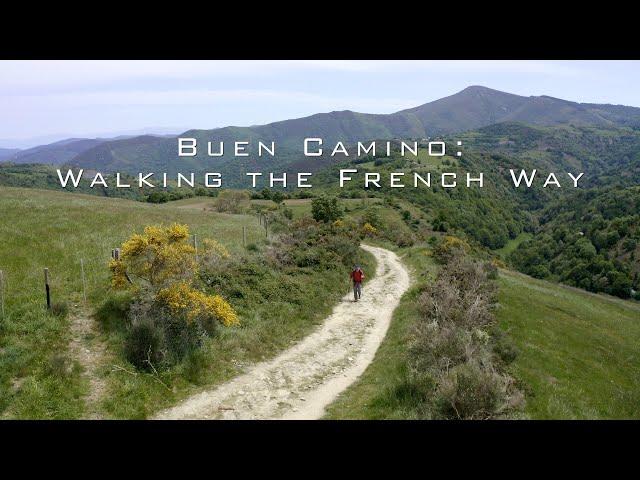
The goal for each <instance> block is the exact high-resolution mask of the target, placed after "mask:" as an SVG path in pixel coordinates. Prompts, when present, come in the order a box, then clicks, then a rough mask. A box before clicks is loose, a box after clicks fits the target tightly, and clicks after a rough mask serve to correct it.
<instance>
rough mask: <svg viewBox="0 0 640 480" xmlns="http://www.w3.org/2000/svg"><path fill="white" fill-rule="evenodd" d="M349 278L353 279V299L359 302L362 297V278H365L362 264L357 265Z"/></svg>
mask: <svg viewBox="0 0 640 480" xmlns="http://www.w3.org/2000/svg"><path fill="white" fill-rule="evenodd" d="M349 278H351V280H352V281H353V299H354V302H357V301H358V300H359V299H360V298H361V297H362V280H364V272H363V271H362V268H360V265H355V266H354V267H353V270H351V274H350V275H349Z"/></svg>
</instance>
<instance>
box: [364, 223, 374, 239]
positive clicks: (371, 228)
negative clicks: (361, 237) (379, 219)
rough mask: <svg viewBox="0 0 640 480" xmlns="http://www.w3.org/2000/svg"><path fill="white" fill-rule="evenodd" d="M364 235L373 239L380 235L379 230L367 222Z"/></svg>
mask: <svg viewBox="0 0 640 480" xmlns="http://www.w3.org/2000/svg"><path fill="white" fill-rule="evenodd" d="M362 233H364V234H365V235H366V236H367V237H372V236H374V235H376V234H377V233H378V229H377V228H376V227H374V226H373V225H371V224H370V223H368V222H367V223H365V224H364V225H363V226H362Z"/></svg>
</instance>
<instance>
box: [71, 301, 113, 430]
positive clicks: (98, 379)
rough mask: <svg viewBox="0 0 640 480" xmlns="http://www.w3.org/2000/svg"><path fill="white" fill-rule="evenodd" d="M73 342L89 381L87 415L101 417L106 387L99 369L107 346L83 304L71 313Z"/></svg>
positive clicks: (74, 352)
mask: <svg viewBox="0 0 640 480" xmlns="http://www.w3.org/2000/svg"><path fill="white" fill-rule="evenodd" d="M71 315H72V316H71V342H70V344H69V350H70V353H71V355H72V356H73V358H75V359H76V360H77V361H78V362H79V363H80V365H82V367H83V369H84V371H83V376H84V377H85V378H86V379H87V380H88V382H89V392H88V393H87V395H86V397H85V398H84V401H85V405H86V413H85V417H86V418H89V419H99V418H100V415H99V413H98V403H99V401H100V400H101V399H102V396H103V394H104V392H105V389H106V384H105V380H104V378H103V377H102V376H101V375H100V374H99V372H98V369H99V368H100V367H101V366H102V364H103V361H104V358H105V355H106V348H105V346H104V345H103V344H102V343H101V342H100V341H99V340H98V338H97V335H96V331H97V328H96V326H95V324H94V323H95V320H94V319H93V318H91V316H90V315H89V314H88V313H87V312H86V311H85V309H84V308H83V307H81V306H76V307H74V309H73V310H72V313H71Z"/></svg>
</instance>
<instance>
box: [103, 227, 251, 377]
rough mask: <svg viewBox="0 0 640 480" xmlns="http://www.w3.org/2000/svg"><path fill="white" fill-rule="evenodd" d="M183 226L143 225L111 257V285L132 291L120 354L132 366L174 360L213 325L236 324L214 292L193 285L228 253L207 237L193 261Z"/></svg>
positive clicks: (214, 330) (195, 344) (232, 312)
mask: <svg viewBox="0 0 640 480" xmlns="http://www.w3.org/2000/svg"><path fill="white" fill-rule="evenodd" d="M188 240H189V229H188V227H187V226H186V225H178V224H173V225H170V226H168V227H164V226H148V227H146V228H145V229H144V232H143V233H142V234H134V235H132V236H131V238H129V239H128V240H127V241H126V242H124V244H123V245H122V252H121V256H120V258H119V259H118V260H112V261H111V262H110V264H109V267H110V269H111V272H112V285H113V286H114V287H116V288H120V289H129V290H131V291H132V292H133V303H132V304H131V306H130V308H129V313H128V319H129V325H128V330H127V337H126V341H125V355H126V357H127V359H128V360H129V361H130V362H131V363H132V364H134V365H136V366H137V367H138V368H143V369H149V368H151V367H153V368H156V366H168V365H171V364H174V363H177V362H179V361H180V360H181V359H182V358H183V357H184V356H185V355H186V354H188V353H189V352H190V351H192V350H193V349H195V348H198V347H199V346H200V345H201V344H202V341H203V339H204V338H206V337H207V336H213V335H215V334H216V333H217V330H218V327H219V325H223V326H226V327H229V326H233V325H237V324H238V323H239V320H238V315H237V314H236V312H235V310H234V309H233V307H232V306H231V305H230V304H229V303H228V302H227V301H226V300H224V299H223V298H222V297H221V296H220V295H209V294H207V293H205V292H203V291H201V290H200V289H199V288H198V285H199V284H200V283H201V281H200V277H199V275H198V271H199V270H200V269H212V268H214V266H215V265H218V264H219V263H220V261H221V260H224V259H228V258H229V257H230V255H229V252H228V251H227V249H226V248H225V247H224V246H222V245H220V244H219V243H218V242H216V241H215V240H213V239H204V241H203V242H202V248H201V250H200V252H199V255H198V259H197V260H196V256H195V253H196V252H195V248H194V247H193V246H192V245H190V244H189V242H188Z"/></svg>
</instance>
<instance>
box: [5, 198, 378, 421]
mask: <svg viewBox="0 0 640 480" xmlns="http://www.w3.org/2000/svg"><path fill="white" fill-rule="evenodd" d="M0 210H1V211H2V212H3V217H2V222H0V238H2V239H3V241H2V242H1V243H0V270H2V271H3V273H4V280H5V289H4V291H3V296H4V309H5V313H4V317H2V314H1V313H0V418H78V417H87V416H91V417H96V418H143V417H146V416H147V415H149V414H150V413H152V412H154V411H156V410H157V409H159V408H161V407H162V406H167V405H170V404H172V403H173V402H176V401H178V400H179V399H181V398H184V397H185V396H186V395H188V394H190V393H193V392H194V391H195V390H197V389H198V388H201V387H202V386H205V385H212V384H215V383H218V382H221V381H223V380H225V379H228V378H229V377H231V376H233V375H235V374H237V373H238V371H239V370H240V369H241V368H242V365H244V364H246V363H250V362H255V361H258V360H261V359H263V358H266V357H269V356H272V355H274V354H275V353H277V352H278V351H280V350H282V349H283V348H286V347H287V346H289V345H290V344H291V342H294V341H296V340H297V339H299V338H301V337H302V336H304V335H305V334H307V333H308V332H309V330H310V329H311V328H313V326H314V325H315V324H317V323H318V322H319V321H321V320H322V319H323V318H324V317H325V316H326V315H327V314H328V313H329V311H330V309H331V308H332V306H333V305H334V303H335V302H337V301H338V299H339V298H341V297H342V296H343V295H344V293H345V291H346V289H347V285H346V284H345V282H344V274H345V268H347V267H345V265H344V263H343V260H342V257H341V256H340V255H341V254H342V255H347V256H348V259H347V260H348V262H352V261H353V258H357V260H358V261H360V262H361V263H362V264H363V265H365V266H366V268H369V269H372V268H373V266H372V263H371V257H370V256H369V255H368V254H366V253H362V252H360V253H358V249H357V243H358V242H357V241H356V242H352V241H351V242H344V241H341V239H340V236H335V237H334V236H331V239H329V238H328V237H327V235H328V233H327V231H325V230H322V228H321V226H318V227H314V224H311V225H308V224H307V227H306V228H307V229H309V230H308V231H309V233H308V235H309V236H310V237H309V238H306V237H305V236H304V235H303V236H301V237H300V236H298V237H297V238H296V239H294V241H293V240H292V241H290V242H288V243H287V244H286V245H283V244H281V243H280V242H279V240H277V238H275V237H272V236H270V237H269V238H266V237H265V230H264V228H263V227H262V226H261V225H260V224H259V222H258V219H257V217H256V216H255V215H252V214H250V215H231V214H224V213H214V212H212V211H211V210H204V209H203V208H202V207H201V206H200V205H197V204H195V205H194V204H193V203H192V202H190V201H183V202H178V203H176V204H163V205H154V204H147V203H140V202H135V201H129V200H123V199H112V198H100V197H95V196H87V195H81V194H69V193H66V192H52V191H43V190H36V189H16V188H6V187H0ZM247 213H250V212H247ZM276 213H277V212H276ZM274 215H275V214H274ZM293 221H295V220H293ZM172 222H178V223H181V224H186V225H188V226H189V228H190V232H191V233H192V234H196V235H197V236H198V241H199V242H200V244H201V245H203V244H204V242H206V240H207V239H214V240H216V241H218V242H220V243H221V244H222V245H223V246H225V247H226V248H227V249H228V251H229V253H230V257H229V258H228V259H225V261H224V262H217V263H214V264H213V265H202V266H201V271H200V273H201V275H202V277H203V278H204V279H205V280H206V282H205V284H206V285H207V287H206V288H207V290H208V291H209V292H212V293H216V294H220V295H222V296H223V297H224V298H226V299H227V300H228V301H229V303H230V304H231V306H232V307H233V308H234V309H235V310H236V311H237V313H238V316H239V318H240V325H239V326H238V327H229V328H225V329H223V330H222V331H221V332H220V333H219V334H218V335H216V336H215V337H212V338H210V339H208V340H207V341H206V342H205V344H204V345H203V347H202V348H201V349H200V350H198V351H197V352H195V353H193V354H192V355H189V356H188V357H187V358H185V359H184V360H183V361H181V362H179V363H177V364H175V365H172V366H169V367H167V368H163V369H162V370H161V371H160V372H158V374H149V373H145V372H144V371H137V370H136V368H135V367H134V366H133V365H131V364H130V363H129V362H128V360H127V359H126V358H125V355H124V352H123V343H124V342H125V340H126V338H127V335H128V327H127V323H126V312H127V311H128V309H129V308H130V298H129V297H128V296H127V295H123V294H121V293H118V292H116V291H114V290H112V288H111V286H110V274H109V269H108V266H107V264H108V261H109V258H110V252H111V250H112V249H113V248H115V247H119V246H120V245H121V244H122V242H123V241H124V240H125V239H127V238H129V237H130V236H131V235H132V234H133V233H135V232H141V231H142V229H143V228H144V227H145V226H147V225H150V224H160V223H162V224H165V225H167V224H169V223H172ZM284 222H285V220H278V218H277V217H276V216H273V217H272V220H271V222H270V231H273V232H274V233H275V232H278V229H279V228H280V229H281V230H282V233H281V235H285V236H286V234H287V233H286V231H287V230H289V231H298V230H299V229H297V228H295V227H289V226H287V225H286V223H284ZM243 227H246V229H247V248H244V247H243V240H242V229H243ZM312 227H313V228H312ZM189 241H191V240H189ZM301 242H302V243H301ZM267 251H268V252H270V255H267ZM341 252H343V253H341ZM81 260H83V265H84V271H85V274H86V277H85V280H86V287H87V304H86V305H85V304H84V302H83V282H82V277H81V271H82V270H81V263H80V261H81ZM45 267H46V268H49V272H50V285H51V296H52V301H53V303H54V307H55V309H54V310H53V311H47V310H46V309H45V289H44V275H43V269H44V268H45ZM66 310H68V315H66V314H65V311H66ZM283 315H284V317H283ZM90 317H94V318H95V319H96V322H97V323H96V324H95V325H96V328H94V329H93V330H92V331H91V332H90V333H87V334H83V335H82V336H80V337H78V335H77V334H76V333H74V325H76V324H77V321H78V319H80V320H82V321H84V322H88V321H89V320H88V319H89V318H90ZM285 319H286V321H285ZM72 344H79V345H80V346H81V348H82V349H87V351H88V350H91V351H94V350H98V351H102V350H104V353H103V355H102V357H101V359H100V362H99V364H98V365H95V366H94V370H93V374H94V375H95V376H96V378H97V379H98V381H99V382H100V383H101V384H103V386H102V387H101V389H102V390H104V392H103V393H102V395H101V396H99V398H93V396H92V395H93V394H92V393H91V392H92V391H93V390H92V386H91V384H90V383H88V381H87V379H86V378H85V377H84V376H83V371H85V365H83V363H82V362H81V361H80V359H78V358H76V357H75V356H74V353H73V350H72V348H71V345H72Z"/></svg>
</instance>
